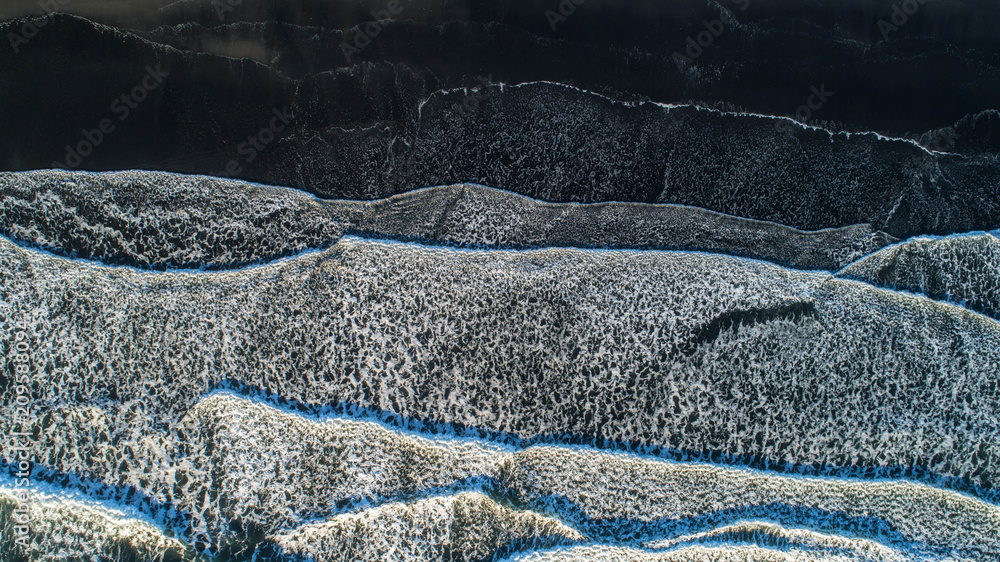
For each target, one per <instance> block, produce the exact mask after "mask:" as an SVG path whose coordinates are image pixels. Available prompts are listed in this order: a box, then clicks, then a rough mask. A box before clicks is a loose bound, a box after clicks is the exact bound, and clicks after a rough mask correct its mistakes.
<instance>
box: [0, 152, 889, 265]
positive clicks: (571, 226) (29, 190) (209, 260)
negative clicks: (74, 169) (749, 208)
mask: <svg viewBox="0 0 1000 562" xmlns="http://www.w3.org/2000/svg"><path fill="white" fill-rule="evenodd" d="M0 232H2V233H3V234H6V235H8V236H11V237H13V238H14V239H16V240H20V241H23V242H27V243H29V244H32V245H34V246H36V247H41V248H45V249H47V250H50V251H53V252H56V253H58V254H61V255H64V256H75V257H81V258H86V259H90V260H97V261H100V262H103V263H106V264H109V265H130V266H136V267H142V268H151V269H165V268H190V269H200V268H204V269H225V268H233V267H239V266H245V265H248V264H257V263H261V262H269V261H273V260H274V259H277V258H280V257H287V256H290V255H294V254H297V253H300V252H303V251H305V250H308V249H321V248H326V247H329V246H330V245H332V244H333V243H335V242H336V241H337V240H339V239H340V238H341V237H342V236H344V235H345V234H351V233H355V234H357V233H363V234H365V235H367V236H374V237H386V238H395V239H401V240H416V241H422V242H426V243H431V244H434V243H436V244H444V245H453V246H465V247H480V248H521V249H523V248H538V247H547V246H564V247H608V248H632V249H681V250H699V251H710V252H719V253H727V254H734V255H740V256H746V257H752V258H760V259H765V260H768V261H773V262H776V263H781V264H785V265H788V266H791V267H797V268H806V269H826V270H838V269H840V268H842V267H844V266H846V265H847V264H848V263H851V262H853V261H855V260H857V259H860V258H861V257H863V256H865V255H867V254H870V253H871V252H874V251H876V250H878V249H879V248H881V247H883V246H885V245H886V244H888V243H890V242H891V241H894V240H895V239H893V238H892V237H891V236H888V235H886V234H884V233H881V232H877V231H875V230H873V229H872V228H871V227H870V226H868V225H854V226H848V227H844V228H837V229H828V230H820V231H814V232H803V231H799V230H795V229H792V228H787V227H784V226H780V225H778V224H774V223H769V222H764V221H755V220H750V219H741V218H737V217H733V216H728V215H723V214H720V213H715V212H711V211H705V210H702V209H697V208H694V207H685V206H681V205H665V204H663V205H653V204H640V203H603V204H593V205H580V204H554V203H545V202H541V201H536V200H533V199H528V198H526V197H524V196H521V195H516V194H514V193H510V192H506V191H500V190H496V189H491V188H488V187H483V186H478V185H452V186H441V187H435V188H428V189H421V190H417V191H413V192H409V193H406V194H403V195H397V196H394V197H390V198H387V199H382V200H379V201H371V202H364V201H340V200H317V199H316V198H315V197H313V196H311V195H308V194H305V193H303V192H300V191H296V190H292V189H285V188H278V187H268V186H262V185H257V184H251V183H246V182H241V181H235V180H226V179H220V178H210V177H204V176H183V175H177V174H167V173H158V172H120V173H108V174H90V173H69V172H62V171H39V172H25V173H0Z"/></svg>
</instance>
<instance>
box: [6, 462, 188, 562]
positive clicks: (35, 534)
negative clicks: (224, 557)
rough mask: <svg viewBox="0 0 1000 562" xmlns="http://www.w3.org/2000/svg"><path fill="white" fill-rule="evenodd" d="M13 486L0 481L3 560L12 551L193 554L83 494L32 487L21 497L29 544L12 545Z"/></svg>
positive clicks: (37, 554) (140, 557) (69, 556)
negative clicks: (27, 514) (26, 507)
mask: <svg viewBox="0 0 1000 562" xmlns="http://www.w3.org/2000/svg"><path fill="white" fill-rule="evenodd" d="M15 492H16V490H15V489H14V488H13V487H12V486H10V485H9V484H8V483H5V482H0V526H2V527H3V531H4V532H3V540H2V541H0V554H2V556H0V557H2V558H3V559H4V560H8V559H11V560H12V559H13V558H7V557H8V556H9V557H13V556H15V555H24V556H27V557H28V559H30V560H37V561H41V562H55V561H57V560H59V561H64V560H97V559H101V560H135V561H136V562H146V561H149V562H154V561H162V560H163V559H164V557H165V556H169V559H173V560H182V559H185V560H186V559H191V560H193V559H195V556H194V553H193V552H192V551H191V550H190V549H188V548H187V547H186V545H185V544H184V543H181V542H180V541H178V540H177V539H174V538H171V537H167V536H165V535H164V534H163V531H162V530H161V529H158V528H156V527H154V526H153V525H151V524H149V523H147V522H145V521H142V520H139V519H134V518H130V517H128V516H127V515H126V514H124V513H122V512H121V511H118V510H115V509H112V508H109V507H108V506H106V505H102V504H100V503H97V502H92V501H87V500H85V499H71V497H72V496H70V497H63V496H59V495H55V494H52V493H47V492H44V491H40V490H33V491H32V492H31V493H30V499H29V501H28V502H27V503H28V505H29V506H30V508H31V511H30V513H31V518H30V525H29V526H30V529H31V533H30V549H29V551H27V552H25V551H24V550H23V549H22V548H21V547H20V546H15V545H14V544H13V541H12V540H10V539H11V537H12V535H11V534H10V533H9V532H8V531H9V530H10V526H11V525H12V524H13V520H12V518H11V515H10V509H11V506H12V505H13V504H14V502H15V501H16V500H15Z"/></svg>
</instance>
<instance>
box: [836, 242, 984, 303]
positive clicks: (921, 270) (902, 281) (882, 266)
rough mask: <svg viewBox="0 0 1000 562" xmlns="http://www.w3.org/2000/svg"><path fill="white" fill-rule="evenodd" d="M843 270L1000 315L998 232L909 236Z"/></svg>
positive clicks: (845, 274) (883, 284)
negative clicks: (937, 236) (936, 236)
mask: <svg viewBox="0 0 1000 562" xmlns="http://www.w3.org/2000/svg"><path fill="white" fill-rule="evenodd" d="M838 276H840V277H845V278H849V279H860V280H862V281H867V282H869V283H873V284H875V285H878V286H880V287H887V288H890V289H895V290H903V291H910V292H914V293H922V294H924V295H927V296H928V297H930V298H932V299H937V300H944V301H950V302H954V303H959V304H961V305H962V306H964V307H966V308H969V309H971V310H975V311H977V312H982V313H983V314H985V315H987V316H990V317H993V318H995V319H997V320H1000V240H997V237H996V235H995V234H986V233H977V234H964V235H958V236H949V237H946V238H931V237H920V238H914V239H910V240H907V241H905V242H903V243H900V244H897V245H895V246H890V247H888V248H885V249H883V250H881V251H879V252H876V253H875V254H873V255H871V256H867V257H865V258H864V259H861V260H859V261H857V262H856V263H852V264H851V265H850V266H848V267H846V268H844V270H843V271H841V272H840V273H838Z"/></svg>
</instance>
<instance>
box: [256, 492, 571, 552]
mask: <svg viewBox="0 0 1000 562" xmlns="http://www.w3.org/2000/svg"><path fill="white" fill-rule="evenodd" d="M583 540H584V539H583V536H582V535H580V533H578V532H576V531H574V530H573V529H571V528H569V527H567V526H565V525H563V524H561V523H559V522H558V521H556V520H554V519H551V518H548V517H543V516H541V515H538V514H537V513H532V512H525V511H514V510H511V509H508V508H506V507H503V506H500V505H498V504H497V503H496V502H494V501H492V500H490V499H489V498H487V497H486V496H484V495H483V494H480V493H475V492H467V493H462V494H458V495H455V496H447V497H436V498H429V499H424V500H420V501H417V502H414V503H411V504H403V503H394V504H387V505H383V506H380V507H378V508H375V509H371V510H367V511H363V512H361V513H351V514H344V515H338V516H336V517H334V518H332V519H331V520H330V521H327V522H324V523H319V524H314V525H306V526H303V527H300V528H299V529H296V530H295V531H294V532H291V533H288V534H283V535H279V536H278V537H277V538H276V541H275V542H276V543H277V544H278V545H279V546H281V547H282V548H283V549H284V551H285V552H288V553H294V554H297V555H300V556H303V557H307V558H309V559H310V560H315V561H316V562H325V561H332V560H385V561H400V562H403V561H423V560H427V561H431V560H452V559H457V560H487V559H490V557H492V556H495V555H496V554H497V553H498V552H503V551H504V550H508V549H511V548H514V549H524V548H546V547H550V546H553V545H557V544H567V543H574V542H581V541H583Z"/></svg>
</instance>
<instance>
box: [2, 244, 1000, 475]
mask: <svg viewBox="0 0 1000 562" xmlns="http://www.w3.org/2000/svg"><path fill="white" fill-rule="evenodd" d="M0 260H2V266H3V268H4V271H3V275H2V278H0V291H2V293H0V294H2V298H4V300H7V301H8V302H11V303H12V308H11V309H9V311H8V313H9V314H11V315H22V316H26V317H27V318H29V319H30V321H31V323H32V325H33V326H34V331H35V333H36V334H37V336H36V339H35V340H34V341H33V342H32V344H33V345H34V346H35V349H36V353H37V357H40V358H51V360H53V361H54V360H56V359H57V358H58V360H59V361H60V362H61V363H63V362H64V363H63V364H65V365H68V367H67V368H66V369H64V370H62V371H57V372H53V373H44V374H43V373H39V374H38V375H37V383H38V384H39V389H38V391H37V392H38V405H39V406H42V405H48V407H52V406H55V405H59V404H72V403H76V402H78V401H81V400H82V401H86V402H93V401H98V402H99V401H101V400H104V399H105V398H107V397H109V396H110V397H113V399H115V400H118V401H122V402H127V401H132V400H139V401H142V402H145V403H147V404H150V405H151V406H152V407H153V408H154V411H155V410H157V409H159V410H161V411H163V412H164V413H163V414H159V415H162V416H164V422H165V423H166V422H169V420H171V419H174V416H176V415H177V414H178V413H181V412H184V411H185V410H186V409H187V408H188V407H190V406H191V405H193V404H194V402H195V401H196V400H197V397H198V396H200V395H201V394H203V393H204V392H206V391H207V390H209V389H211V388H214V387H216V386H217V385H218V384H219V383H220V382H222V381H225V380H229V381H239V382H241V383H243V384H246V385H249V386H252V387H257V388H262V389H265V390H269V391H271V392H276V393H278V394H280V395H282V396H284V397H286V398H288V399H293V400H299V401H302V402H305V403H309V404H338V403H341V402H348V403H353V404H358V405H361V406H365V407H370V408H374V409H380V410H383V411H386V412H392V413H394V414H397V415H399V416H403V417H405V418H416V419H420V420H431V421H444V422H454V423H460V424H466V425H471V426H474V427H481V428H484V429H489V430H495V431H503V432H510V433H514V434H517V435H520V436H522V437H532V436H541V435H549V434H564V433H568V434H572V435H577V436H582V437H584V438H591V437H592V438H608V439H613V440H617V441H627V442H638V443H646V444H650V445H662V446H667V447H671V448H674V449H679V450H684V451H704V450H717V451H721V452H723V453H727V454H734V455H738V454H751V455H759V456H761V457H763V458H768V459H783V460H787V461H791V462H796V463H804V464H809V463H824V464H827V465H831V466H833V467H838V466H840V467H843V466H851V465H854V466H859V465H860V466H875V467H887V466H897V465H901V466H909V465H911V464H912V463H914V462H919V463H923V464H926V465H928V466H929V468H930V469H932V470H934V471H936V472H938V473H941V474H944V475H949V476H956V477H960V478H966V479H970V480H973V481H976V482H980V483H982V484H983V485H991V483H992V482H995V478H996V474H995V470H996V469H995V468H994V467H996V466H997V462H998V461H997V458H998V456H1000V447H998V445H997V435H1000V414H998V412H1000V403H998V402H1000V398H998V394H1000V393H998V392H997V390H996V385H997V384H998V383H997V380H998V378H1000V377H998V376H997V370H998V365H1000V332H998V325H997V323H996V322H994V321H991V320H987V319H984V318H983V317H981V316H978V315H974V314H971V313H969V312H967V311H964V310H962V309H960V308H958V307H954V306H949V305H944V304H938V303H934V302H931V301H927V300H926V299H920V298H914V297H909V296H906V295H901V294H897V293H893V292H890V291H885V290H880V289H876V288H872V287H870V286H868V285H865V284H859V283H854V282H850V281H843V280H836V279H830V278H829V277H828V276H826V275H821V274H813V273H804V272H796V271H790V270H786V269H783V268H780V267H777V266H773V265H769V264H766V263H761V262H754V261H749V260H740V259H736V258H730V257H725V256H715V255H706V254H691V253H670V252H646V253H637V252H631V253H630V252H610V251H583V250H540V251H531V252H481V251H456V250H446V249H434V248H425V247H421V246H415V245H407V244H398V243H377V242H370V241H365V240H359V239H345V240H342V241H341V242H339V243H337V244H336V245H335V246H334V247H333V248H331V249H330V250H328V251H324V252H321V253H315V254H310V255H306V256H301V257H299V258H295V259H292V260H287V261H282V262H280V263H276V264H273V265H269V266H266V267H260V268H253V269H247V270H243V271H236V272H228V273H219V274H215V273H211V274H148V273H141V272H136V271H132V270H127V269H109V268H103V267H99V266H93V265H80V264H77V263H73V262H70V261H67V260H64V259H60V258H55V257H51V256H46V255H42V254H39V253H37V252H32V251H28V250H24V249H21V248H18V247H16V246H14V245H13V244H10V243H9V242H4V243H3V244H2V245H0ZM6 329H9V328H6ZM4 392H5V395H4V396H5V400H6V401H7V402H6V403H7V404H9V403H10V402H9V400H10V399H11V397H10V396H11V395H10V392H11V390H10V388H6V389H4ZM167 412H171V413H167Z"/></svg>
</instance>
